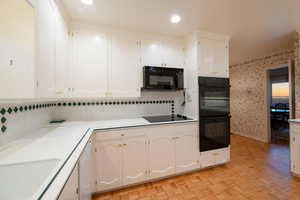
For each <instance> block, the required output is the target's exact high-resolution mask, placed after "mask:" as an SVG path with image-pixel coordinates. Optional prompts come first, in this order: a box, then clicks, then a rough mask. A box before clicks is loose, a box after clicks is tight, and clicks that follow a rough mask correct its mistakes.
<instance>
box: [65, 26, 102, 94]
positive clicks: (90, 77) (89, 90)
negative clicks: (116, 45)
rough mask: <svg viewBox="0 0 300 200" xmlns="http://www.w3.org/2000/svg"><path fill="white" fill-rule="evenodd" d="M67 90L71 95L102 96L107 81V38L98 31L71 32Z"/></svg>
mask: <svg viewBox="0 0 300 200" xmlns="http://www.w3.org/2000/svg"><path fill="white" fill-rule="evenodd" d="M72 45H73V47H72V50H73V55H72V58H73V59H72V61H73V64H72V65H71V66H70V73H69V76H70V77H69V79H70V85H69V91H70V96H72V97H104V96H105V94H106V92H107V83H108V39H107V36H106V35H105V34H103V33H101V32H99V31H93V30H88V29H82V30H78V31H75V32H74V33H73V42H72Z"/></svg>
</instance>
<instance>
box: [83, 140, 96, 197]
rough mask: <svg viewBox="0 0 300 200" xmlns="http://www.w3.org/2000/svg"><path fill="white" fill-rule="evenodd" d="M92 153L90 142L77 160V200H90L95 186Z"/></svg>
mask: <svg viewBox="0 0 300 200" xmlns="http://www.w3.org/2000/svg"><path fill="white" fill-rule="evenodd" d="M92 151H93V145H92V141H91V140H90V141H89V142H88V144H87V145H86V147H85V149H84V151H83V153H82V154H81V156H80V159H79V200H91V199H92V193H93V191H94V184H95V180H94V177H95V174H94V173H93V172H94V167H93V165H94V162H93V154H92Z"/></svg>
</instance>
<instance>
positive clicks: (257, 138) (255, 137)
mask: <svg viewBox="0 0 300 200" xmlns="http://www.w3.org/2000/svg"><path fill="white" fill-rule="evenodd" d="M231 132H232V133H233V134H236V135H240V136H243V137H247V138H251V139H253V140H257V141H260V142H264V143H268V141H266V140H265V139H262V138H259V137H257V136H253V135H245V134H242V133H239V132H236V131H231Z"/></svg>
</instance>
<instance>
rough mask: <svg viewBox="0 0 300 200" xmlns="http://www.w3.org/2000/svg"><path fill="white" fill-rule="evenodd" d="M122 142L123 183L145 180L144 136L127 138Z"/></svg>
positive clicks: (145, 156) (145, 153)
mask: <svg viewBox="0 0 300 200" xmlns="http://www.w3.org/2000/svg"><path fill="white" fill-rule="evenodd" d="M123 142H124V144H123V145H124V146H123V184H124V185H130V184H134V183H138V182H142V181H144V180H146V179H147V171H146V170H147V169H148V164H147V161H148V160H147V151H146V137H145V136H141V137H134V138H129V139H125V140H124V141H123Z"/></svg>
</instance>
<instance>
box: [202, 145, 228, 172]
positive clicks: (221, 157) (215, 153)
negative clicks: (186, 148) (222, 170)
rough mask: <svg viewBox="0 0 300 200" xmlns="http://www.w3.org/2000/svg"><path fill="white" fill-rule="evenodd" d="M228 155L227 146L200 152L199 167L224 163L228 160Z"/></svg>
mask: <svg viewBox="0 0 300 200" xmlns="http://www.w3.org/2000/svg"><path fill="white" fill-rule="evenodd" d="M229 157H230V151H229V148H225V149H217V150H212V151H206V152H201V154H200V162H201V167H202V168H205V167H211V166H214V165H219V164H223V163H226V162H228V161H229Z"/></svg>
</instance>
